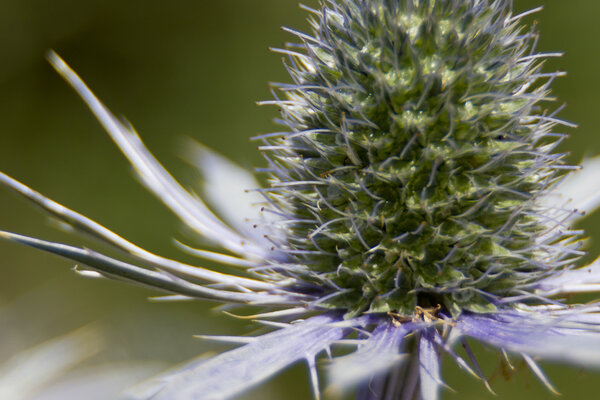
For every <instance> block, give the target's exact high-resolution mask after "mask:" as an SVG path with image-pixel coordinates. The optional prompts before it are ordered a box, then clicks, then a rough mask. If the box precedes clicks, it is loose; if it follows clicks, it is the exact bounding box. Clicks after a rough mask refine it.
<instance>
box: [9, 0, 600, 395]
mask: <svg viewBox="0 0 600 400" xmlns="http://www.w3.org/2000/svg"><path fill="white" fill-rule="evenodd" d="M511 6H512V3H511V1H508V0H495V1H492V0H467V1H454V0H437V1H436V0H429V1H427V0H344V1H342V0H338V1H334V0H323V1H322V7H321V9H320V10H312V9H308V8H307V10H308V12H309V13H310V14H311V24H312V27H313V32H312V34H311V35H309V34H305V33H301V32H297V31H294V30H289V31H290V32H291V33H292V34H294V35H295V36H296V37H297V38H298V40H299V43H298V44H290V45H288V46H287V47H286V48H285V49H280V50H278V51H279V52H282V53H284V54H286V55H287V56H288V57H289V64H288V65H287V67H288V70H289V73H290V75H291V78H292V80H293V83H290V84H279V85H277V87H276V89H278V91H277V92H276V93H277V94H276V98H275V100H273V101H270V102H266V103H272V104H275V105H277V106H278V107H279V108H280V109H281V113H282V118H281V120H280V122H281V124H282V125H283V126H284V127H285V129H284V130H283V131H282V132H276V133H273V134H268V135H263V136H260V137H257V138H255V139H256V140H258V141H260V142H262V145H261V147H260V149H261V151H262V152H263V154H264V155H265V158H266V161H267V166H266V168H263V169H261V171H262V172H264V173H266V174H267V175H268V177H269V184H268V186H267V187H264V188H262V187H260V185H259V184H258V183H257V182H256V181H255V180H254V178H253V176H252V175H251V174H250V173H248V172H246V171H244V170H242V169H240V168H239V167H237V166H235V165H233V164H231V163H230V162H228V161H227V160H225V159H224V158H222V157H221V156H218V155H216V154H214V153H212V152H210V151H209V150H207V149H205V148H203V147H201V146H199V145H193V146H191V147H192V150H191V151H190V154H191V159H192V161H194V162H195V163H196V164H197V165H198V166H199V168H200V169H201V171H202V172H203V173H204V175H205V180H206V183H207V189H208V196H209V199H210V198H212V200H213V201H214V202H215V203H218V205H217V208H218V209H220V211H222V214H223V219H224V220H225V221H227V222H224V221H223V220H222V219H220V218H218V217H217V216H215V214H213V213H212V212H211V211H210V209H209V208H208V207H207V206H206V205H205V203H204V202H203V201H202V200H200V199H199V198H197V197H195V196H193V195H191V194H190V193H189V192H188V191H186V190H185V189H184V188H183V187H181V186H180V185H179V184H178V183H177V181H175V179H174V178H173V177H172V176H171V175H170V174H169V173H168V172H167V171H166V170H165V169H164V168H163V167H162V166H161V165H160V163H158V161H156V159H155V158H154V157H153V156H152V154H151V153H150V152H149V151H148V150H147V149H146V148H145V147H144V145H143V143H142V141H141V140H140V138H139V137H138V135H137V134H136V133H135V131H134V130H133V128H132V127H131V126H130V125H128V124H126V123H124V122H121V121H120V120H118V119H117V118H115V117H114V116H113V115H112V114H111V113H110V112H109V111H108V110H107V109H106V108H105V107H104V106H103V105H102V103H101V102H100V101H99V100H98V99H97V98H96V97H95V96H94V95H93V93H92V92H91V91H90V90H89V89H88V88H87V86H86V85H85V84H84V83H83V81H82V80H81V79H80V78H79V77H78V76H77V75H76V74H75V73H74V72H73V71H72V70H71V69H70V68H69V67H68V66H67V64H65V63H64V61H63V60H62V59H60V58H59V57H58V56H57V55H56V54H54V53H51V54H50V55H49V60H50V62H51V63H52V65H53V66H54V67H55V68H56V69H57V71H58V72H59V73H60V74H61V75H62V76H63V77H64V78H65V79H66V80H67V81H68V82H69V83H70V84H71V85H72V86H73V87H74V88H75V90H76V91H77V92H78V93H79V94H80V95H81V96H82V98H83V99H84V101H85V102H86V103H87V104H88V106H89V107H90V109H91V110H92V112H93V113H94V114H95V115H96V116H97V118H98V119H99V121H100V122H101V123H102V125H103V126H104V127H105V128H106V130H107V132H108V133H109V135H110V136H111V137H112V139H113V140H114V142H115V143H116V144H117V146H118V147H119V148H120V149H121V150H122V152H123V153H124V155H125V156H126V157H127V158H128V159H129V160H130V162H131V163H132V164H133V165H134V167H135V168H136V171H137V172H138V173H139V175H140V178H141V180H142V181H143V183H144V184H145V185H146V186H147V187H148V188H149V189H150V191H152V192H153V193H154V194H155V195H156V196H158V197H159V198H160V199H161V200H162V201H163V203H164V204H165V205H166V206H167V207H169V208H170V209H171V210H172V211H173V212H174V213H175V214H176V215H177V216H178V217H179V218H180V219H181V220H182V222H184V223H185V224H186V225H188V226H189V227H190V228H192V229H193V230H195V231H196V232H198V233H200V234H202V235H203V236H205V237H206V238H207V239H209V240H212V241H214V242H216V243H217V244H218V245H220V246H221V247H222V248H223V249H224V250H225V251H226V252H227V253H215V252H209V251H206V250H201V249H193V248H190V247H187V246H185V245H184V248H185V249H186V250H187V251H189V252H192V253H194V254H196V255H198V256H199V257H201V258H204V259H211V260H216V261H219V262H221V263H224V264H228V265H233V266H236V267H240V268H242V269H243V270H242V272H241V273H240V275H239V276H238V275H229V274H223V273H218V272H214V271H211V270H208V269H205V268H202V267H198V266H191V265H186V264H183V263H180V262H178V261H175V260H171V259H166V258H164V257H160V256H158V255H155V254H152V253H150V252H148V251H146V250H143V249H141V248H139V247H138V246H136V245H134V244H132V243H130V242H128V241H127V240H125V239H123V238H121V237H120V236H118V235H116V234H115V233H113V232H111V231H109V230H108V229H106V228H104V227H103V226H101V225H99V224H98V223H96V222H94V221H92V220H90V219H88V218H86V217H84V216H82V215H81V214H78V213H76V212H74V211H71V210H69V209H67V208H65V207H63V206H61V205H59V204H57V203H55V202H53V201H52V200H49V199H47V198H45V197H43V196H42V195H41V194H39V193H37V192H35V191H33V190H31V189H29V188H28V187H26V186H24V185H23V184H21V183H19V182H17V181H15V180H14V179H12V178H10V177H8V176H6V175H4V174H0V182H2V183H3V184H4V185H6V186H7V187H9V188H11V189H13V190H14V191H16V192H18V193H20V194H22V195H23V196H25V197H27V198H28V199H30V200H32V201H33V202H35V203H36V204H38V205H39V206H41V207H43V208H44V209H46V210H47V211H48V212H50V213H51V214H52V215H53V216H55V217H57V218H58V219H60V220H61V221H62V222H64V223H66V224H68V225H70V226H72V227H73V228H75V229H77V230H79V231H81V232H84V233H87V234H91V235H93V236H95V237H96V238H98V239H100V240H102V241H104V242H106V243H108V244H110V245H112V246H114V247H116V248H118V249H121V250H125V251H126V252H128V253H129V254H130V255H131V256H132V257H133V259H135V263H126V262H123V261H121V260H117V259H114V258H109V257H107V256H104V255H102V254H100V253H97V252H94V251H92V250H88V249H83V248H77V247H73V246H67V245H63V244H57V243H51V242H47V241H43V240H39V239H34V238H29V237H25V236H21V235H17V234H13V233H8V232H1V233H0V237H3V238H6V239H10V240H13V241H17V242H21V243H24V244H27V245H30V246H32V247H37V248H40V249H42V250H45V251H49V252H52V253H55V254H59V255H62V256H65V257H67V258H70V259H73V260H76V261H78V262H79V263H81V264H83V265H86V266H87V267H89V268H90V269H91V270H93V271H95V272H97V273H100V274H101V275H104V276H108V277H114V278H119V279H126V280H129V281H132V282H136V283H141V284H144V285H148V286H151V287H155V288H158V289H161V290H164V291H166V292H169V293H171V294H173V295H175V296H177V297H182V296H183V297H191V298H199V299H207V300H214V301H219V302H223V303H225V304H250V305H255V306H259V307H262V308H264V307H267V311H264V309H263V311H261V312H260V314H259V315H258V316H257V318H264V319H272V318H274V319H277V320H278V321H277V322H270V324H271V325H273V326H275V327H276V328H277V329H276V330H275V331H273V332H271V333H267V334H265V335H262V336H259V337H254V338H248V337H243V338H225V339H227V340H233V341H241V342H243V343H245V344H244V345H243V346H241V347H239V348H237V349H235V350H231V351H229V352H226V353H223V354H221V355H219V356H216V357H214V358H212V359H210V360H208V361H202V362H196V363H193V364H191V365H189V366H188V367H186V368H185V369H184V370H182V371H179V372H177V373H175V374H172V375H169V376H165V377H164V379H162V380H160V381H157V382H154V384H152V385H149V386H148V387H147V388H146V389H145V391H144V393H143V394H142V395H141V397H147V398H150V397H151V398H154V399H221V398H229V397H231V396H235V395H237V394H239V393H241V392H242V391H243V390H244V389H245V388H247V387H248V386H250V385H253V384H256V383H258V382H260V381H261V380H263V379H265V378H267V377H269V376H270V375H272V374H274V373H276V372H277V371H279V370H281V369H282V368H284V367H286V366H288V365H290V364H292V363H294V362H296V361H298V360H301V359H305V360H306V361H307V362H308V365H309V369H310V376H311V380H312V385H313V389H314V393H315V397H319V394H320V385H319V383H318V380H317V369H316V363H315V361H316V357H317V356H318V355H319V354H320V353H321V352H323V351H328V350H329V349H330V347H331V346H332V345H335V344H340V343H345V344H350V345H352V346H355V347H356V351H354V352H352V353H351V354H349V355H346V356H344V357H338V358H336V359H334V361H333V362H332V363H331V365H330V377H331V379H332V387H333V388H334V389H335V388H344V387H347V386H352V385H355V386H358V398H360V399H384V398H386V399H387V398H420V399H424V400H429V399H437V398H438V397H439V388H440V387H441V386H442V385H443V383H442V378H441V372H440V357H441V355H442V354H444V353H446V354H448V355H450V357H452V358H453V359H454V360H455V361H456V363H457V364H458V365H459V366H460V367H462V368H464V369H466V370H467V371H469V372H471V373H472V374H473V375H474V376H476V377H478V378H480V379H482V380H483V381H484V382H485V377H484V376H483V374H482V373H481V371H480V369H479V367H478V365H477V361H476V359H475V357H474V356H473V355H472V353H471V351H470V349H469V347H468V344H467V343H466V342H465V341H464V339H463V338H464V337H472V338H475V339H477V340H480V341H482V342H484V343H487V344H490V345H492V346H495V347H498V348H500V349H502V350H503V351H507V352H510V353H515V354H517V355H520V356H522V357H523V359H524V361H525V362H526V363H527V364H528V365H529V366H530V368H531V369H532V371H533V372H534V373H536V374H537V375H538V377H539V378H540V379H541V380H542V382H544V383H545V384H547V385H548V387H550V388H551V386H550V383H549V382H548V381H547V379H546V378H545V376H544V375H543V372H542V371H541V369H540V368H539V367H538V366H537V364H536V362H535V360H534V358H535V357H545V358H550V359H557V360H564V361H567V362H572V363H576V364H581V365H595V366H598V365H600V354H599V350H597V349H599V348H600V346H599V345H600V325H599V324H598V315H599V314H598V313H599V311H600V306H599V305H598V304H597V303H591V304H586V305H578V304H571V303H567V302H566V300H565V299H564V298H563V297H560V296H561V295H565V294H570V293H578V292H585V291H597V290H599V289H600V286H599V285H600V264H599V263H598V262H594V263H592V264H591V265H588V266H585V267H581V268H577V262H578V259H579V257H580V256H581V255H582V254H583V253H582V251H581V250H580V246H581V240H580V232H578V231H575V230H573V229H571V226H572V224H573V222H574V221H575V220H576V219H577V218H578V217H579V216H581V215H582V212H585V211H591V210H592V209H594V208H595V207H596V205H597V203H598V202H600V195H598V194H597V191H595V190H592V191H591V192H589V193H588V192H586V191H585V190H580V189H579V188H578V187H577V188H576V189H573V187H574V186H573V185H575V184H576V182H577V180H581V179H583V180H586V179H590V174H594V173H595V170H597V169H598V166H597V165H595V164H597V161H593V162H590V163H589V164H588V165H589V167H590V168H589V171H588V170H587V169H586V170H585V171H579V168H578V167H573V166H569V165H567V164H565V162H564V160H563V155H562V154H558V153H556V152H555V149H556V146H557V145H558V143H559V142H560V141H561V140H562V139H563V138H564V137H565V135H564V134H560V133H557V132H556V131H555V130H556V127H557V126H560V125H568V124H567V123H565V122H563V121H560V120H558V119H557V118H556V117H555V114H556V112H557V111H554V112H550V113H549V112H547V111H545V107H546V106H545V105H544V104H545V103H547V102H548V101H549V100H551V97H550V95H549V86H550V83H551V82H552V80H553V79H554V78H556V77H557V76H559V75H560V73H544V72H542V70H541V67H542V64H543V60H544V59H545V58H547V57H551V56H554V54H540V53H536V51H535V43H536V39H537V34H536V32H535V31H533V30H529V29H525V28H524V27H523V25H522V23H521V17H522V16H523V15H525V14H527V13H525V14H522V15H516V16H513V15H512V7H511ZM234 177H235V180H233V178H234ZM223 178H224V179H223ZM232 180H233V183H232ZM240 185H242V186H243V187H244V188H245V189H248V193H246V194H243V195H242V192H241V188H240ZM243 196H245V197H247V198H251V199H249V201H248V202H247V204H246V205H245V206H240V201H239V197H243ZM257 204H258V205H257ZM243 216H246V217H251V218H250V219H244V218H243ZM221 339H223V338H221ZM457 339H458V340H462V341H463V345H464V346H465V348H466V354H467V358H468V362H467V361H465V360H464V359H463V358H462V357H461V356H460V355H458V354H457V353H455V352H454V351H453V349H452V344H453V342H454V341H455V340H457ZM486 385H487V382H486Z"/></svg>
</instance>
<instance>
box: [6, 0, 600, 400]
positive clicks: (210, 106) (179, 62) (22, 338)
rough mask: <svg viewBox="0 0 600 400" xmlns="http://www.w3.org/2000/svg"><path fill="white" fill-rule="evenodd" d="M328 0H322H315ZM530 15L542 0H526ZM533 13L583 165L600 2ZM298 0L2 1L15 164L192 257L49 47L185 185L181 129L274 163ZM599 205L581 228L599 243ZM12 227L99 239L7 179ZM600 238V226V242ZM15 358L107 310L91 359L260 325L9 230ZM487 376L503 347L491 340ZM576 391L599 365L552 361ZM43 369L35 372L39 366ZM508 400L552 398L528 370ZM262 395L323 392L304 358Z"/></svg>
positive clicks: (186, 346) (467, 388)
mask: <svg viewBox="0 0 600 400" xmlns="http://www.w3.org/2000/svg"><path fill="white" fill-rule="evenodd" d="M305 3H306V4H307V5H309V6H316V3H317V2H316V0H311V1H306V2H305ZM515 3H516V4H515V8H516V11H517V12H520V11H523V10H526V9H528V8H531V7H535V6H539V5H542V1H541V0H540V1H537V2H536V1H529V0H522V1H521V0H516V2H515ZM546 3H547V4H544V6H545V10H544V11H542V12H541V13H538V14H536V15H535V16H533V17H529V18H528V19H527V21H528V22H529V23H534V22H535V23H537V24H538V25H539V30H540V31H541V33H542V35H541V39H540V42H539V49H540V50H541V51H551V52H554V51H564V52H565V53H566V55H565V56H564V57H563V58H561V59H556V60H550V61H549V62H548V64H547V68H546V71H553V70H557V69H560V70H566V71H568V72H569V75H568V76H567V77H566V78H562V79H560V80H559V81H557V82H556V84H555V85H554V94H555V95H556V96H557V97H558V98H559V99H560V100H559V101H560V102H567V103H568V107H567V108H566V110H565V111H563V112H562V113H561V115H560V116H561V117H562V118H563V119H567V120H569V121H573V122H576V123H577V124H579V125H580V128H579V129H577V130H573V131H571V132H570V133H571V134H572V137H571V139H570V140H569V141H568V143H566V145H564V146H563V149H564V150H568V151H569V152H570V153H571V156H570V160H571V161H572V162H577V161H579V160H580V159H581V158H582V157H583V156H584V155H590V156H591V155H594V154H598V153H600V136H599V135H598V133H597V129H598V127H600V121H599V118H600V113H599V112H598V111H597V109H598V107H599V106H600V100H599V96H598V93H600V76H599V75H598V71H599V70H600V41H599V40H598V39H600V24H599V23H598V21H597V15H598V13H600V3H598V2H595V1H591V0H570V1H558V0H552V1H547V2H546ZM305 16H306V13H305V12H303V11H302V10H300V9H299V8H298V6H297V2H296V0H252V1H248V0H212V1H206V0H173V1H171V2H168V3H167V2H149V1H141V0H134V1H117V0H87V1H70V0H54V1H52V2H47V1H41V0H36V1H33V0H0V49H1V51H2V62H1V63H0V170H2V171H4V172H6V173H8V174H10V175H11V176H13V177H15V178H17V179H19V180H21V181H23V182H24V183H26V184H28V185H30V186H32V187H33V188H36V189H37V190H39V191H41V192H42V193H44V194H46V195H48V196H50V197H51V198H53V199H55V200H57V201H59V202H61V203H63V204H65V205H66V206H68V207H71V208H73V209H75V210H77V211H79V212H82V213H84V214H86V215H88V216H90V217H91V218H93V219H95V220H97V221H99V222H101V223H102V224H104V225H105V226H107V227H109V228H111V229H113V230H114V231H116V232H117V233H119V234H121V235H123V236H125V237H126V238H129V239H130V240H132V241H133V242H134V243H137V244H139V245H142V246H143V247H146V248H148V249H149V250H151V251H154V252H158V253H160V254H163V255H166V256H170V257H179V258H182V259H184V260H187V261H193V260H190V259H189V257H185V256H183V257H181V255H180V253H179V252H178V251H177V249H175V247H174V246H173V244H172V241H171V238H179V239H184V238H185V237H186V233H185V232H184V231H183V230H182V229H181V226H180V224H179V222H178V221H177V220H176V219H175V218H174V217H173V216H172V215H171V214H170V213H169V212H168V211H167V210H165V209H164V208H163V207H162V206H161V204H160V203H159V202H158V201H157V200H156V199H154V198H153V197H152V196H151V195H149V194H148V193H146V191H145V190H144V189H143V188H142V187H141V186H140V185H139V184H138V183H137V182H136V180H135V178H133V174H132V173H131V170H130V168H129V166H128V164H127V163H126V161H125V160H124V158H123V157H122V156H121V155H120V153H119V152H118V151H117V150H116V148H115V147H114V146H113V144H112V142H111V141H110V139H109V138H108V137H107V136H106V135H105V134H104V133H103V131H102V129H101V128H100V126H99V124H97V123H96V121H95V120H94V119H93V117H92V116H91V115H90V113H89V112H88V111H87V109H86V108H85V106H84V105H83V103H82V102H81V101H80V100H79V98H78V97H77V96H76V95H75V94H74V93H73V92H72V90H71V89H70V88H69V87H68V86H67V85H66V84H65V83H64V82H63V81H62V80H61V79H60V78H59V77H58V76H57V74H56V73H54V71H53V70H52V69H51V67H50V66H49V65H48V64H47V63H46V61H45V60H44V54H45V52H46V51H47V49H50V48H52V49H55V50H56V51H57V52H58V53H59V54H61V55H62V56H63V57H64V58H65V59H66V60H67V62H69V63H70V64H71V65H72V66H73V67H74V69H76V70H77V71H78V72H79V73H80V74H81V75H82V77H83V78H84V79H85V80H86V81H87V83H88V84H89V85H90V87H91V88H92V89H93V90H95V92H96V94H97V95H99V97H100V98H101V99H103V101H104V102H105V103H106V104H107V105H108V106H109V107H110V108H111V109H112V110H113V111H114V112H115V113H116V114H122V115H125V116H126V117H127V118H128V120H129V121H131V122H132V123H133V124H134V126H135V127H136V128H137V130H138V131H139V132H140V134H141V136H142V138H143V139H144V140H145V142H146V144H147V145H148V147H149V148H150V149H151V151H153V152H154V153H155V155H156V156H157V157H158V158H159V159H160V160H161V161H162V162H163V163H164V165H166V166H167V167H168V168H169V169H170V170H171V171H173V173H174V175H175V176H177V177H178V178H180V179H181V180H182V181H183V182H184V183H192V182H193V179H195V176H194V175H193V174H191V173H190V172H189V170H188V167H187V166H186V165H185V164H184V163H183V162H181V160H180V159H179V158H178V153H179V148H178V146H179V145H180V139H181V138H183V137H186V136H188V137H193V138H195V139H197V140H199V141H201V142H202V143H204V144H206V145H208V146H209V147H211V148H213V149H216V150H218V151H219V152H221V153H223V154H225V155H227V156H228V157H230V158H232V159H234V160H236V161H238V162H240V163H241V164H242V165H245V166H247V167H252V166H260V165H261V163H262V161H261V157H260V155H259V153H258V152H257V151H256V149H255V147H256V145H255V144H253V143H251V142H249V140H248V138H249V137H250V136H253V135H256V134H259V133H267V132H269V131H272V130H274V129H276V127H275V126H274V125H273V124H272V122H271V120H272V119H273V117H275V116H276V110H274V109H272V108H269V107H258V106H256V104H255V102H256V101H258V100H263V99H269V98H270V94H269V89H268V84H267V83H268V82H269V81H288V80H289V79H288V78H286V74H285V71H284V69H283V67H282V66H281V62H280V56H279V55H276V54H273V53H270V52H269V51H268V47H269V46H275V47H278V46H281V45H282V43H283V42H285V41H286V40H290V37H289V36H288V35H287V34H285V33H284V32H282V31H281V30H280V29H279V27H280V26H281V25H286V26H291V27H295V28H299V29H304V30H305V29H307V24H306V22H305ZM599 221H600V218H598V216H595V217H594V216H592V217H590V218H588V219H587V220H586V221H585V222H584V223H583V224H582V226H583V227H584V228H585V229H586V230H587V232H588V234H589V235H590V236H591V237H592V241H591V242H590V246H589V248H590V249H591V253H592V254H596V253H598V249H599V248H600V246H598V244H599V243H600V227H599V226H598V222H599ZM0 229H3V230H11V231H15V232H19V233H24V234H29V235H35V236H39V237H42V238H46V239H50V240H59V241H65V242H68V243H72V244H86V243H87V242H86V241H85V240H82V239H81V238H78V237H76V236H72V235H69V234H67V233H64V232H61V231H59V230H57V229H55V226H54V225H53V224H51V223H48V220H47V219H46V218H45V216H43V215H42V214H40V213H39V212H38V211H37V210H35V209H33V208H31V207H30V206H29V205H28V204H26V203H25V202H24V201H22V200H20V199H18V198H16V197H15V196H13V195H12V194H11V193H9V192H8V191H6V190H3V189H0ZM596 238H597V239H596ZM0 260H1V261H0V364H1V363H2V362H3V361H4V360H7V359H9V358H10V357H11V356H12V355H14V354H16V353H17V352H18V351H20V350H23V349H25V348H28V347H30V346H33V345H35V344H38V343H41V342H43V341H44V340H47V339H49V338H52V337H56V336H58V335H61V334H65V333H67V332H70V331H71V330H73V329H75V328H78V327H80V326H82V325H84V324H86V323H89V322H93V321H98V324H99V326H100V327H101V328H100V329H101V331H102V332H103V334H104V335H105V336H106V338H107V340H106V343H108V345H107V346H106V348H105V349H104V350H103V351H101V352H100V353H99V354H98V355H96V356H95V357H93V358H91V359H90V360H88V362H87V363H86V365H87V366H88V367H89V368H92V369H93V368H95V367H96V366H102V365H104V366H106V365H116V364H119V365H123V363H128V362H130V361H132V360H135V361H142V362H146V361H147V362H149V363H153V364H152V365H153V366H156V365H157V364H156V363H157V362H158V363H159V365H158V366H157V367H156V368H160V366H162V365H166V366H169V365H173V364H175V363H177V362H181V361H184V360H186V359H190V358H192V357H195V356H196V355H199V354H202V353H205V352H207V351H220V350H223V349H225V348H227V347H226V346H221V345H214V344H210V343H205V342H202V341H199V340H197V339H194V338H192V335H194V334H201V333H202V334H235V333H238V334H240V333H245V332H250V331H251V330H253V329H255V327H254V326H253V325H251V324H248V323H245V322H242V321H236V320H233V319H232V318H229V317H226V316H223V315H221V314H220V313H218V312H215V311H214V310H213V307H214V306H215V305H214V304H206V303H159V304H157V303H152V302H149V301H148V300H147V298H148V297H149V296H152V295H156V293H155V292H151V291H149V290H145V289H142V288H138V287H131V286H127V285H125V284H121V283H115V282H109V281H105V280H90V279H84V278H82V277H79V276H77V275H76V274H74V273H73V272H72V271H70V268H71V267H72V266H73V263H71V262H67V261H64V260H61V259H58V258H56V257H52V256H48V255H46V254H41V253H39V252H36V251H33V250H30V249H27V248H23V247H19V246H16V245H12V244H7V243H4V242H0ZM479 352H480V353H481V355H482V357H481V358H482V359H486V360H487V361H483V362H482V364H483V365H482V366H483V368H484V370H485V372H486V374H487V375H488V376H490V375H497V372H498V355H497V353H496V352H494V351H491V350H487V349H483V348H482V349H479ZM544 366H545V367H546V371H547V372H548V374H549V376H550V377H551V379H552V380H553V382H554V383H555V384H556V386H557V387H558V388H559V390H560V391H561V392H562V393H563V395H564V396H563V398H565V399H579V398H585V397H590V396H591V397H594V396H595V395H594V393H597V391H598V389H599V388H600V386H599V384H598V382H599V377H600V375H599V373H598V372H594V371H586V370H580V369H576V368H571V367H565V366H557V365H553V364H544ZM444 367H445V368H444V377H445V378H446V379H447V382H448V383H449V384H450V386H452V387H453V388H454V389H455V390H456V391H457V394H452V393H450V392H446V393H445V394H444V398H446V399H482V398H490V399H491V398H494V397H493V396H491V395H489V394H487V393H486V392H485V389H484V387H483V385H482V384H481V383H479V382H476V381H475V380H474V379H472V378H470V377H469V376H467V375H466V374H465V373H463V372H460V371H458V369H457V367H456V366H455V365H454V364H453V363H451V362H445V364H444ZM31 379H32V380H35V379H36V377H35V376H31ZM492 386H493V388H494V390H496V391H497V393H498V394H499V398H503V399H504V398H506V399H509V398H510V399H529V400H533V399H547V398H552V397H553V396H552V395H551V394H550V393H549V392H548V391H547V390H546V389H545V388H544V387H543V386H542V385H541V384H540V383H538V382H537V380H536V379H535V377H534V376H533V375H532V374H531V373H530V372H528V371H527V369H526V368H524V367H523V368H519V369H518V370H517V372H516V373H515V374H514V376H513V378H512V379H509V380H506V379H505V378H502V377H497V378H495V379H494V380H493V382H492ZM243 398H245V399H246V398H247V399H290V400H293V399H308V398H310V391H309V385H308V379H307V373H306V369H305V368H304V366H303V365H298V366H296V367H294V368H291V369H290V370H289V371H286V372H284V373H282V374H280V375H279V376H278V377H277V378H276V379H274V380H272V381H270V382H269V383H267V384H266V385H263V386H261V387H259V388H257V389H255V390H253V391H252V392H250V393H249V394H248V395H247V396H245V397H243Z"/></svg>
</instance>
